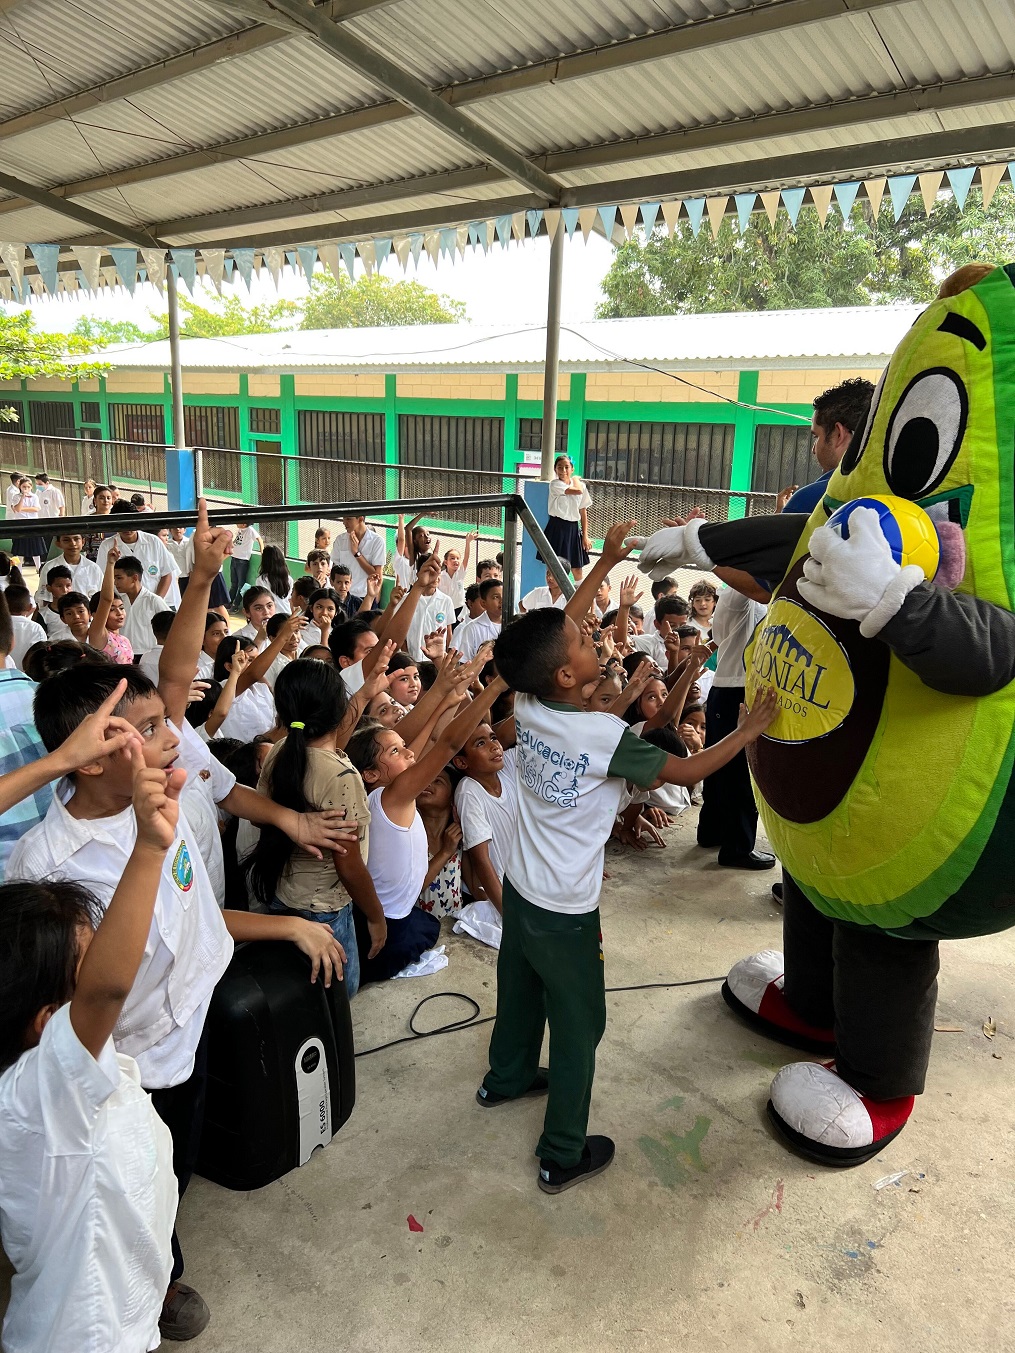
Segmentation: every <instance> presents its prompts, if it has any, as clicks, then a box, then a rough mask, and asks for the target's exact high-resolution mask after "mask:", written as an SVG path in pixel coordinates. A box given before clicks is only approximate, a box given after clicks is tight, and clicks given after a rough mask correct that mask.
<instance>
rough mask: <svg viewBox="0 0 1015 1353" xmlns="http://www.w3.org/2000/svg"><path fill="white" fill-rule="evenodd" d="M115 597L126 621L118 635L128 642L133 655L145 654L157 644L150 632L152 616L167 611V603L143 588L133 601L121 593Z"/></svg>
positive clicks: (152, 633)
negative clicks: (118, 600)
mask: <svg viewBox="0 0 1015 1353" xmlns="http://www.w3.org/2000/svg"><path fill="white" fill-rule="evenodd" d="M117 595H118V596H119V598H120V600H121V601H122V602H123V607H124V610H125V611H126V612H127V619H126V620H125V621H124V622H123V628H122V629H121V630H120V633H121V634H122V635H123V636H124V638H125V639H127V640H128V642H129V643H130V646H131V648H132V649H133V650H134V652H135V653H147V652H148V650H149V649H150V648H154V647H155V645H156V644H157V643H158V640H157V639H156V638H155V634H154V631H153V630H152V616H153V615H158V614H159V613H160V612H161V611H168V610H169V609H170V607H169V603H168V602H166V601H163V599H162V598H161V597H160V596H157V595H156V594H155V593H154V592H149V591H148V589H147V588H145V587H142V589H141V591H140V592H139V593H138V594H137V596H136V597H135V598H134V600H133V601H131V600H130V599H129V598H128V597H125V596H124V595H123V593H122V592H118V593H117Z"/></svg>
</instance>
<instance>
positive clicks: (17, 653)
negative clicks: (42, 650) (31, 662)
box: [4, 583, 48, 670]
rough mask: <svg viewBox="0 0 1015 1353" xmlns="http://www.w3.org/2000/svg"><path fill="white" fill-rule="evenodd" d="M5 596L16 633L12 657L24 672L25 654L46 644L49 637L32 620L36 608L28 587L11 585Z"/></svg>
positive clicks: (12, 646)
mask: <svg viewBox="0 0 1015 1353" xmlns="http://www.w3.org/2000/svg"><path fill="white" fill-rule="evenodd" d="M4 596H5V597H6V599H7V607H8V609H9V611H10V613H11V626H12V628H13V631H14V643H13V644H12V645H11V652H10V656H11V657H12V658H13V660H14V665H15V667H17V668H19V669H21V670H24V661H25V654H26V653H27V652H28V650H29V649H30V648H31V647H32V645H33V644H44V643H45V642H46V639H47V637H48V636H47V634H46V631H45V629H44V628H43V627H42V625H40V624H39V623H38V621H36V620H33V619H32V616H33V615H34V613H35V607H34V606H33V605H32V594H31V592H29V590H28V588H27V587H22V586H19V585H18V584H17V583H11V585H10V586H9V587H8V588H7V591H6V592H5V593H4Z"/></svg>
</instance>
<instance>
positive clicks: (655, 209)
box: [641, 202, 659, 244]
mask: <svg viewBox="0 0 1015 1353" xmlns="http://www.w3.org/2000/svg"><path fill="white" fill-rule="evenodd" d="M658 219H659V203H658V202H643V203H642V204H641V230H642V234H643V235H644V237H645V243H646V244H648V242H649V240H650V239H651V238H652V232H653V230H655V228H656V221H657V220H658Z"/></svg>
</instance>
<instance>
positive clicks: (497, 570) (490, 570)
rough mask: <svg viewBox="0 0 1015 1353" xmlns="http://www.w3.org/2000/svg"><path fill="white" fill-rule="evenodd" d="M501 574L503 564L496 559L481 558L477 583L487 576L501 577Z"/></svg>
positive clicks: (478, 565)
mask: <svg viewBox="0 0 1015 1353" xmlns="http://www.w3.org/2000/svg"><path fill="white" fill-rule="evenodd" d="M501 574H502V570H501V566H500V564H498V562H497V560H496V559H480V561H479V563H478V564H477V565H476V582H477V583H481V582H483V581H484V580H485V579H486V578H500V577H501Z"/></svg>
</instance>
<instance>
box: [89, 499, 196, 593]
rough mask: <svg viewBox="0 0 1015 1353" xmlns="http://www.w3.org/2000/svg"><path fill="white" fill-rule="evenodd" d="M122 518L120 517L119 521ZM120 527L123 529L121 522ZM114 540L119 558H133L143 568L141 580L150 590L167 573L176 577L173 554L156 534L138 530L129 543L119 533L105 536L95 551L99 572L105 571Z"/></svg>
mask: <svg viewBox="0 0 1015 1353" xmlns="http://www.w3.org/2000/svg"><path fill="white" fill-rule="evenodd" d="M114 520H115V519H114ZM122 520H123V519H122V517H121V518H120V521H121V523H122ZM120 529H121V530H123V529H125V528H124V527H123V526H122V524H121V527H120ZM114 541H116V548H117V549H118V550H119V551H120V558H121V559H130V558H133V559H136V560H137V561H138V563H139V564H140V565H141V567H142V569H143V570H144V572H143V575H142V579H141V581H142V582H143V583H144V585H145V587H147V588H148V590H149V591H150V592H154V591H156V590H157V588H158V585H159V582H160V580H161V579H162V578H164V577H165V576H166V574H167V573H168V574H169V576H170V577H171V578H173V579H175V578H176V574H177V568H176V561H175V560H174V558H173V556H172V555H171V554H170V553H169V551H168V550H167V549H166V547H165V545H164V544H163V543H162V541H161V540H160V539H159V538H158V536H153V535H150V534H149V533H148V532H147V531H138V533H137V540H135V541H134V543H133V544H130V545H129V544H128V543H127V542H126V541H125V540H123V539H122V538H121V536H119V535H115V536H107V537H106V539H105V540H104V541H103V542H102V543H101V545H100V546H99V548H98V549H97V550H96V552H95V562H96V563H97V564H98V566H99V570H100V572H105V568H106V559H107V558H108V557H109V551H110V550H111V549H112V548H113V542H114ZM170 590H171V589H170ZM177 597H179V589H178V588H177ZM177 604H179V603H177Z"/></svg>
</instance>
